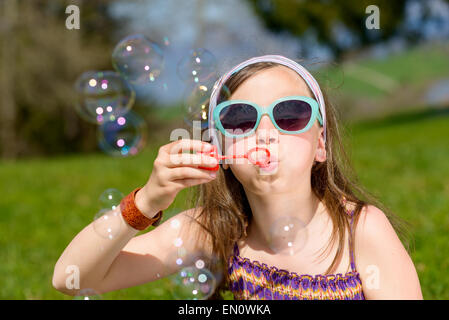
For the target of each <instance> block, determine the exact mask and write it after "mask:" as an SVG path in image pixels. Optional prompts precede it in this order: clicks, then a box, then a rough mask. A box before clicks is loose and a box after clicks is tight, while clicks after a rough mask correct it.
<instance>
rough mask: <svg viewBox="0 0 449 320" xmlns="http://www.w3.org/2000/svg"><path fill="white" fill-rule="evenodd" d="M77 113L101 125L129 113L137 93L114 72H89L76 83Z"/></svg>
mask: <svg viewBox="0 0 449 320" xmlns="http://www.w3.org/2000/svg"><path fill="white" fill-rule="evenodd" d="M75 90H76V93H77V103H76V111H77V113H78V114H79V115H80V116H81V117H82V118H83V119H85V120H87V121H89V122H92V123H96V124H101V123H103V122H104V121H107V120H110V119H113V118H116V117H118V116H120V115H122V114H125V113H127V112H128V110H129V109H130V108H131V107H132V105H133V103H134V100H135V92H134V90H133V89H132V88H131V86H130V85H129V84H128V83H127V82H126V80H125V79H123V77H121V76H120V74H118V73H117V72H114V71H87V72H85V73H83V74H82V75H81V76H80V77H79V78H78V79H77V81H76V83H75Z"/></svg>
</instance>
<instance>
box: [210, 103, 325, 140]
mask: <svg viewBox="0 0 449 320" xmlns="http://www.w3.org/2000/svg"><path fill="white" fill-rule="evenodd" d="M289 100H297V101H303V102H307V103H308V104H309V105H310V107H311V108H312V114H311V115H310V119H309V122H308V123H307V125H306V126H305V127H304V128H303V129H301V130H297V131H287V130H284V129H282V128H280V127H279V126H278V125H277V123H276V120H275V119H274V116H273V109H274V107H276V106H277V105H278V104H279V103H281V102H284V101H289ZM236 103H242V104H248V105H251V106H253V107H254V108H255V109H256V111H257V121H256V125H255V126H254V128H252V129H251V130H250V131H248V132H246V133H243V134H232V133H229V132H227V131H226V130H225V129H224V128H223V125H222V124H221V121H220V112H221V110H223V108H225V107H227V106H229V105H232V104H236ZM264 114H267V115H268V116H269V117H270V119H271V122H272V123H273V124H274V126H275V127H276V129H278V130H279V131H280V132H282V133H286V134H298V133H302V132H306V131H307V130H309V129H310V128H311V127H312V125H313V124H314V123H315V120H318V121H319V123H320V124H321V125H323V119H322V117H321V115H320V111H319V107H318V102H317V101H316V100H315V99H312V98H310V97H305V96H288V97H283V98H280V99H277V100H276V101H274V102H272V103H271V104H270V105H269V106H268V107H266V108H265V107H261V106H259V105H258V104H257V103H254V102H251V101H247V100H227V101H223V102H222V103H220V104H219V105H218V106H216V107H215V109H214V112H213V117H214V122H215V126H216V127H217V128H218V130H220V132H221V133H222V134H224V135H225V136H226V137H229V138H243V137H247V136H249V135H251V134H253V133H254V131H255V130H256V129H257V127H258V126H259V123H260V119H262V116H263V115H264Z"/></svg>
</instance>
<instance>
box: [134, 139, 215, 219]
mask: <svg viewBox="0 0 449 320" xmlns="http://www.w3.org/2000/svg"><path fill="white" fill-rule="evenodd" d="M212 147H213V146H212V144H210V143H207V142H203V141H200V140H192V139H182V140H177V141H174V142H171V143H169V144H166V145H163V146H162V147H160V148H159V153H158V155H157V157H156V159H155V160H154V164H153V170H152V172H151V176H150V178H149V180H148V182H147V183H146V184H145V186H144V187H143V188H142V189H140V190H139V191H138V192H137V194H136V197H135V200H136V206H137V207H138V208H139V210H140V211H141V212H142V213H143V214H145V215H146V216H148V217H149V218H152V217H153V216H155V215H156V213H158V212H159V211H160V210H164V209H167V208H168V207H169V206H170V205H171V204H172V202H173V201H174V199H175V197H176V195H177V194H178V192H179V191H181V190H182V189H184V188H187V187H191V186H194V185H197V184H201V183H206V182H209V181H212V180H213V179H215V177H216V172H211V171H209V170H205V169H199V168H198V167H199V166H201V167H212V168H213V167H216V166H217V164H218V163H217V159H215V158H214V157H210V156H207V155H204V154H191V153H183V151H184V152H185V151H187V152H190V151H194V152H195V153H196V152H200V151H202V152H206V151H211V150H212Z"/></svg>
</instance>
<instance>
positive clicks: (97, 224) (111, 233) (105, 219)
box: [93, 207, 122, 240]
mask: <svg viewBox="0 0 449 320" xmlns="http://www.w3.org/2000/svg"><path fill="white" fill-rule="evenodd" d="M93 227H94V230H95V232H96V233H97V234H98V235H99V236H100V237H102V238H105V239H110V240H112V239H114V238H115V237H116V236H117V235H118V234H119V232H120V229H121V227H122V218H121V211H120V207H117V208H116V209H114V210H111V209H101V210H100V211H99V212H98V213H97V214H96V215H95V217H94V223H93Z"/></svg>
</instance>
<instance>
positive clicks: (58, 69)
mask: <svg viewBox="0 0 449 320" xmlns="http://www.w3.org/2000/svg"><path fill="white" fill-rule="evenodd" d="M111 2H112V1H81V0H70V1H45V0H34V1H26V0H2V1H1V3H0V48H1V49H0V152H1V156H2V157H4V158H15V157H18V156H24V155H36V154H54V153H61V152H75V151H80V150H93V149H95V148H96V138H95V129H96V128H95V126H93V125H90V124H88V123H86V122H84V121H83V120H81V119H80V118H79V117H78V115H77V114H76V113H75V111H74V107H73V106H74V100H75V97H74V90H73V84H74V82H75V80H76V78H77V77H78V76H79V75H80V74H81V73H83V72H85V71H87V70H104V69H111V68H112V66H111V62H110V59H109V57H110V53H111V51H112V48H113V43H112V39H111V34H112V32H113V30H114V29H115V28H117V26H118V21H116V20H114V19H112V18H110V17H109V15H108V10H107V8H108V4H109V3H111ZM69 4H75V5H78V6H79V8H80V11H81V28H80V30H76V29H73V30H68V29H67V28H66V26H65V20H66V18H67V16H68V15H66V14H65V8H66V6H67V5H69Z"/></svg>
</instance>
